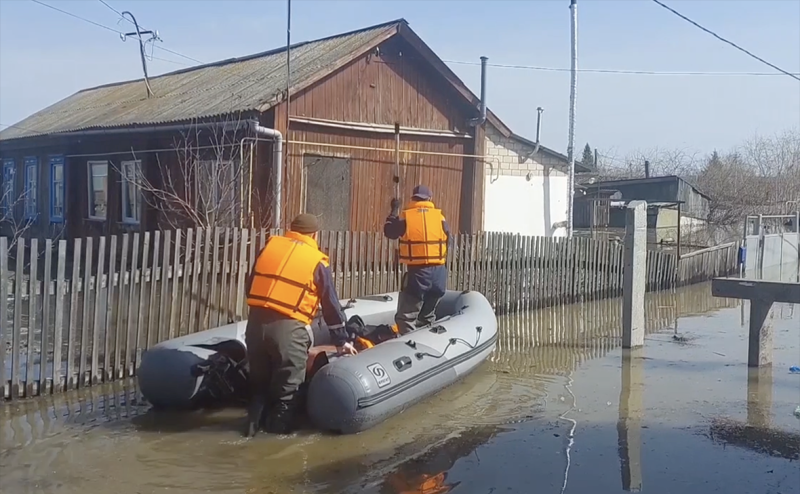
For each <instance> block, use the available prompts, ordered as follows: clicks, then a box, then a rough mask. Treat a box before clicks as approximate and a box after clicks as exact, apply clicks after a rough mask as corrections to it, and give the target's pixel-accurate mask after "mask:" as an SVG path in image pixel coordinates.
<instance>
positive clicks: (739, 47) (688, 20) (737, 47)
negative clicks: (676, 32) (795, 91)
mask: <svg viewBox="0 0 800 494" xmlns="http://www.w3.org/2000/svg"><path fill="white" fill-rule="evenodd" d="M653 2H655V3H656V4H658V5H659V6H661V7H663V8H665V9H667V10H668V11H670V12H672V13H673V14H675V15H677V16H678V17H680V18H681V19H683V20H684V21H686V22H688V23H689V24H692V25H693V26H695V27H696V28H698V29H700V30H702V31H705V32H706V33H708V34H710V35H711V36H714V37H715V38H717V39H718V40H720V41H722V42H723V43H727V44H729V45H731V46H732V47H734V48H736V49H737V50H739V51H741V52H744V53H746V54H747V55H749V56H750V57H752V58H754V59H756V60H758V61H759V62H761V63H763V64H765V65H768V66H770V67H772V68H773V69H775V70H777V71H778V72H781V73H783V74H784V75H788V76H789V77H793V78H795V79H797V80H798V81H800V77H798V76H797V75H795V74H792V73H791V72H787V71H785V70H783V69H782V68H780V67H778V66H777V65H774V64H771V63H769V62H767V61H766V60H764V59H763V58H761V57H759V56H757V55H754V54H753V53H751V52H749V51H747V50H745V49H744V48H742V47H741V46H739V45H737V44H736V43H734V42H732V41H728V40H727V39H725V38H723V37H722V36H720V35H719V34H717V33H715V32H713V31H711V30H709V29H706V28H705V27H703V26H701V25H700V24H698V23H696V22H695V21H693V20H691V19H689V18H688V17H686V16H685V15H683V14H681V13H680V12H678V11H677V10H675V9H673V8H671V7H669V6H667V5H664V4H663V3H661V2H660V1H659V0H653Z"/></svg>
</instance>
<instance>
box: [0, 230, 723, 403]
mask: <svg viewBox="0 0 800 494" xmlns="http://www.w3.org/2000/svg"><path fill="white" fill-rule="evenodd" d="M273 233H275V232H274V231H272V232H271V231H269V230H263V229H262V230H246V229H245V230H239V229H220V228H217V229H188V230H175V231H155V232H146V233H144V234H139V233H133V234H124V235H121V236H111V237H99V238H84V239H75V240H73V241H71V242H67V241H65V240H59V241H57V242H53V241H52V240H49V239H46V240H44V241H41V240H37V239H30V240H24V239H19V240H18V241H17V242H16V245H15V246H14V247H13V248H11V249H9V248H8V245H9V239H7V238H0V329H1V330H2V331H0V342H2V344H3V348H2V351H0V385H2V387H3V395H2V396H4V397H5V398H6V399H15V398H19V397H31V396H37V395H40V394H47V393H54V392H60V391H64V390H68V389H74V388H78V387H84V386H89V385H92V384H96V383H100V382H108V381H111V380H115V379H121V378H125V377H130V376H133V375H135V373H136V369H137V368H138V365H139V362H140V359H141V354H142V350H144V349H147V348H149V347H151V346H153V345H155V344H156V343H158V342H160V341H163V340H166V339H170V338H174V337H177V336H182V335H185V334H189V333H193V332H197V331H202V330H205V329H208V328H212V327H216V326H219V325H222V324H227V323H230V322H235V321H239V320H242V319H243V318H245V317H246V315H247V307H246V304H245V296H244V284H245V279H246V277H247V275H248V274H249V270H250V267H251V265H252V264H253V262H254V260H255V258H256V256H257V254H258V252H259V251H260V249H261V248H262V247H263V245H264V244H265V242H266V240H267V238H268V237H269V235H270V234H273ZM319 243H320V247H321V248H322V249H323V250H324V251H325V252H327V253H328V254H329V256H330V258H331V269H332V271H333V275H334V281H335V284H336V288H337V290H338V292H339V295H340V298H350V297H357V296H362V295H369V294H374V293H383V292H391V291H396V290H397V289H398V287H399V285H400V278H401V274H402V270H401V267H400V266H399V265H398V263H397V262H396V254H395V249H396V242H394V241H390V240H388V239H386V238H385V237H383V235H381V234H380V233H376V232H321V233H320V237H319ZM723 247H724V246H723ZM734 247H736V249H738V246H731V247H724V248H720V249H717V250H716V251H710V252H708V253H705V254H699V255H698V254H697V253H692V254H691V255H692V256H694V257H692V258H691V259H692V261H690V262H691V268H690V269H684V268H683V266H681V263H682V262H684V258H681V260H680V261H679V260H678V259H677V258H676V257H675V256H674V255H672V254H668V253H663V252H657V251H649V252H648V255H647V260H648V269H647V277H648V279H647V288H648V290H650V291H653V290H662V289H668V288H673V287H676V286H679V285H683V284H686V283H693V282H698V281H703V280H707V279H710V278H711V277H713V276H719V275H721V274H722V272H723V271H725V272H726V273H725V274H727V273H728V272H733V271H734V270H735V269H736V264H735V261H736V255H735V254H733V255H731V253H730V251H731V249H733V248H734ZM622 249H623V248H622V246H621V245H619V244H616V243H612V242H604V241H598V240H593V239H589V238H577V237H576V238H572V239H568V238H549V237H523V236H519V235H511V234H502V233H482V234H478V235H459V236H458V237H457V238H456V239H455V240H454V246H453V248H452V249H451V250H450V255H449V259H448V265H449V268H450V273H449V286H450V288H457V289H471V290H478V291H480V292H482V293H484V294H485V295H486V296H487V298H488V299H489V300H490V301H491V302H492V303H493V304H494V305H495V308H496V310H497V312H498V313H508V312H517V311H529V310H532V309H539V308H543V307H547V306H550V305H556V304H569V303H576V302H584V301H589V300H596V299H603V298H611V297H617V296H619V295H621V291H622ZM698 256H707V257H698ZM731 261H732V262H731ZM703 263H709V265H710V266H711V268H709V269H706V268H702V266H703ZM704 269H705V271H704Z"/></svg>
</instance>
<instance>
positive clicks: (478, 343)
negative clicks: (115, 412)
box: [137, 291, 497, 434]
mask: <svg viewBox="0 0 800 494" xmlns="http://www.w3.org/2000/svg"><path fill="white" fill-rule="evenodd" d="M397 295H398V294H397V293H387V294H380V295H373V296H369V297H363V298H358V299H351V300H349V301H347V303H346V304H345V305H343V309H344V311H345V314H346V315H347V317H348V318H353V317H354V316H358V318H360V320H361V321H362V322H363V324H364V325H366V326H367V327H375V326H379V325H391V324H393V322H394V321H393V318H394V313H395V310H396V308H397ZM436 316H437V318H436V319H437V320H436V322H435V323H434V324H433V325H431V326H425V327H421V328H418V329H417V330H416V331H413V332H412V333H409V334H407V335H404V336H401V337H399V338H394V339H390V340H388V341H384V342H382V343H380V344H377V345H376V346H374V347H372V348H369V349H366V350H363V351H361V352H360V353H359V354H358V355H356V356H352V357H338V356H337V355H336V354H335V352H333V351H330V350H332V348H331V347H330V346H329V345H330V335H329V333H328V330H327V327H325V324H324V323H323V322H322V321H321V319H319V318H318V319H316V320H315V321H314V322H313V323H312V325H311V328H310V329H311V332H312V337H313V345H314V346H313V347H312V351H311V352H310V353H309V355H310V358H309V367H308V368H309V377H310V385H309V387H308V395H307V410H308V415H309V417H310V418H311V421H312V423H313V424H314V426H315V427H317V428H319V429H322V430H327V431H335V432H339V433H344V434H349V433H354V432H359V431H362V430H365V429H368V428H370V427H373V426H374V425H376V424H378V423H380V422H382V421H383V420H385V419H387V418H389V417H391V416H393V415H396V414H398V413H400V412H402V411H403V410H405V409H407V408H408V407H410V406H412V405H414V404H415V403H417V402H419V401H421V400H423V399H425V398H427V397H429V396H431V395H433V394H435V393H437V392H439V391H440V390H442V389H444V388H445V387H447V386H449V385H451V384H453V383H454V382H456V381H458V380H459V379H461V378H462V377H464V376H465V375H467V374H468V373H470V372H471V371H472V370H474V369H475V368H476V367H478V366H479V365H480V364H481V363H483V362H484V361H485V360H486V358H487V357H488V356H489V355H490V354H491V353H492V351H493V350H494V348H495V344H496V340H497V320H496V318H495V314H494V311H493V309H492V307H491V305H490V304H489V302H488V301H487V300H486V298H485V297H484V296H483V295H481V294H480V293H478V292H470V291H465V292H460V291H448V292H447V293H446V294H445V296H444V297H443V298H442V300H441V301H440V302H439V305H438V306H437V310H436ZM246 326H247V323H246V322H245V321H242V322H238V323H235V324H229V325H226V326H221V327H218V328H214V329H210V330H207V331H202V332H200V333H195V334H191V335H187V336H182V337H179V338H175V339H172V340H169V341H165V342H162V343H159V344H158V345H155V346H154V347H152V348H150V349H149V350H147V351H145V352H144V353H143V354H142V361H141V365H140V367H139V370H138V373H137V377H138V382H139V389H140V391H141V392H142V395H143V396H144V397H145V398H146V399H147V400H148V401H149V402H150V403H151V404H152V405H153V406H154V407H155V408H170V409H191V408H197V407H203V406H214V405H224V404H231V403H235V402H240V403H245V402H246V401H247V397H248V391H249V390H248V386H247V363H246V346H245V338H244V334H245V328H246Z"/></svg>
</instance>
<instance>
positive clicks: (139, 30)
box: [119, 10, 160, 98]
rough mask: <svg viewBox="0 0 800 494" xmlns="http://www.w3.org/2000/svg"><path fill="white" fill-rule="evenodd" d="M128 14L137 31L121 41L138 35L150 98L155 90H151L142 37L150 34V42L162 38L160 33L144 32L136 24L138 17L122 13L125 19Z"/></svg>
mask: <svg viewBox="0 0 800 494" xmlns="http://www.w3.org/2000/svg"><path fill="white" fill-rule="evenodd" d="M126 14H127V15H128V16H129V17H130V18H131V19H130V20H131V22H132V23H133V25H134V26H135V27H136V31H134V32H132V33H125V34H120V35H119V37H120V39H122V41H125V40H126V39H127V37H128V36H133V35H136V37H137V38H139V55H140V56H141V58H142V72H144V85H145V88H147V97H148V98H149V97H150V96H152V95H153V90H152V89H150V81H149V80H148V79H147V57H146V56H145V52H144V41H143V40H142V35H143V34H149V35H150V36H151V37H150V40H152V41H155V40H158V39H160V38H159V37H158V31H155V32H153V31H149V30H142V29H141V28H140V27H139V23H138V22H136V17H134V16H133V14H131V13H130V12H128V11H127V10H126V11H125V12H123V13H122V16H123V17H125V15H126Z"/></svg>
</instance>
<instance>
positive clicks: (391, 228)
mask: <svg viewBox="0 0 800 494" xmlns="http://www.w3.org/2000/svg"><path fill="white" fill-rule="evenodd" d="M431 196H432V194H431V191H430V189H429V188H428V187H426V186H424V185H417V186H416V187H414V191H413V193H412V196H411V202H410V203H409V204H408V205H407V206H406V208H405V209H404V210H403V211H402V212H401V211H400V201H399V200H398V199H392V211H391V213H389V216H388V217H387V218H386V222H385V223H384V225H383V234H384V235H385V236H386V237H387V238H390V239H399V240H400V242H399V244H400V245H399V260H400V262H401V263H403V264H405V265H406V268H407V271H406V274H405V275H403V281H402V283H401V289H400V296H399V300H398V301H397V313H396V314H395V316H394V321H395V323H396V324H397V329H398V331H399V332H400V334H406V333H408V332H411V331H413V330H414V329H415V327H420V326H425V325H429V324H432V323H433V321H434V320H435V318H436V316H435V311H436V305H437V304H438V303H439V300H440V299H441V298H442V296H443V295H444V293H445V291H446V290H447V267H446V266H445V261H446V259H447V248H448V244H449V243H450V228H449V227H448V225H447V221H446V220H445V218H444V215H443V214H442V211H441V210H440V209H437V208H436V207H435V206H434V204H433V202H432V201H431Z"/></svg>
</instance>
